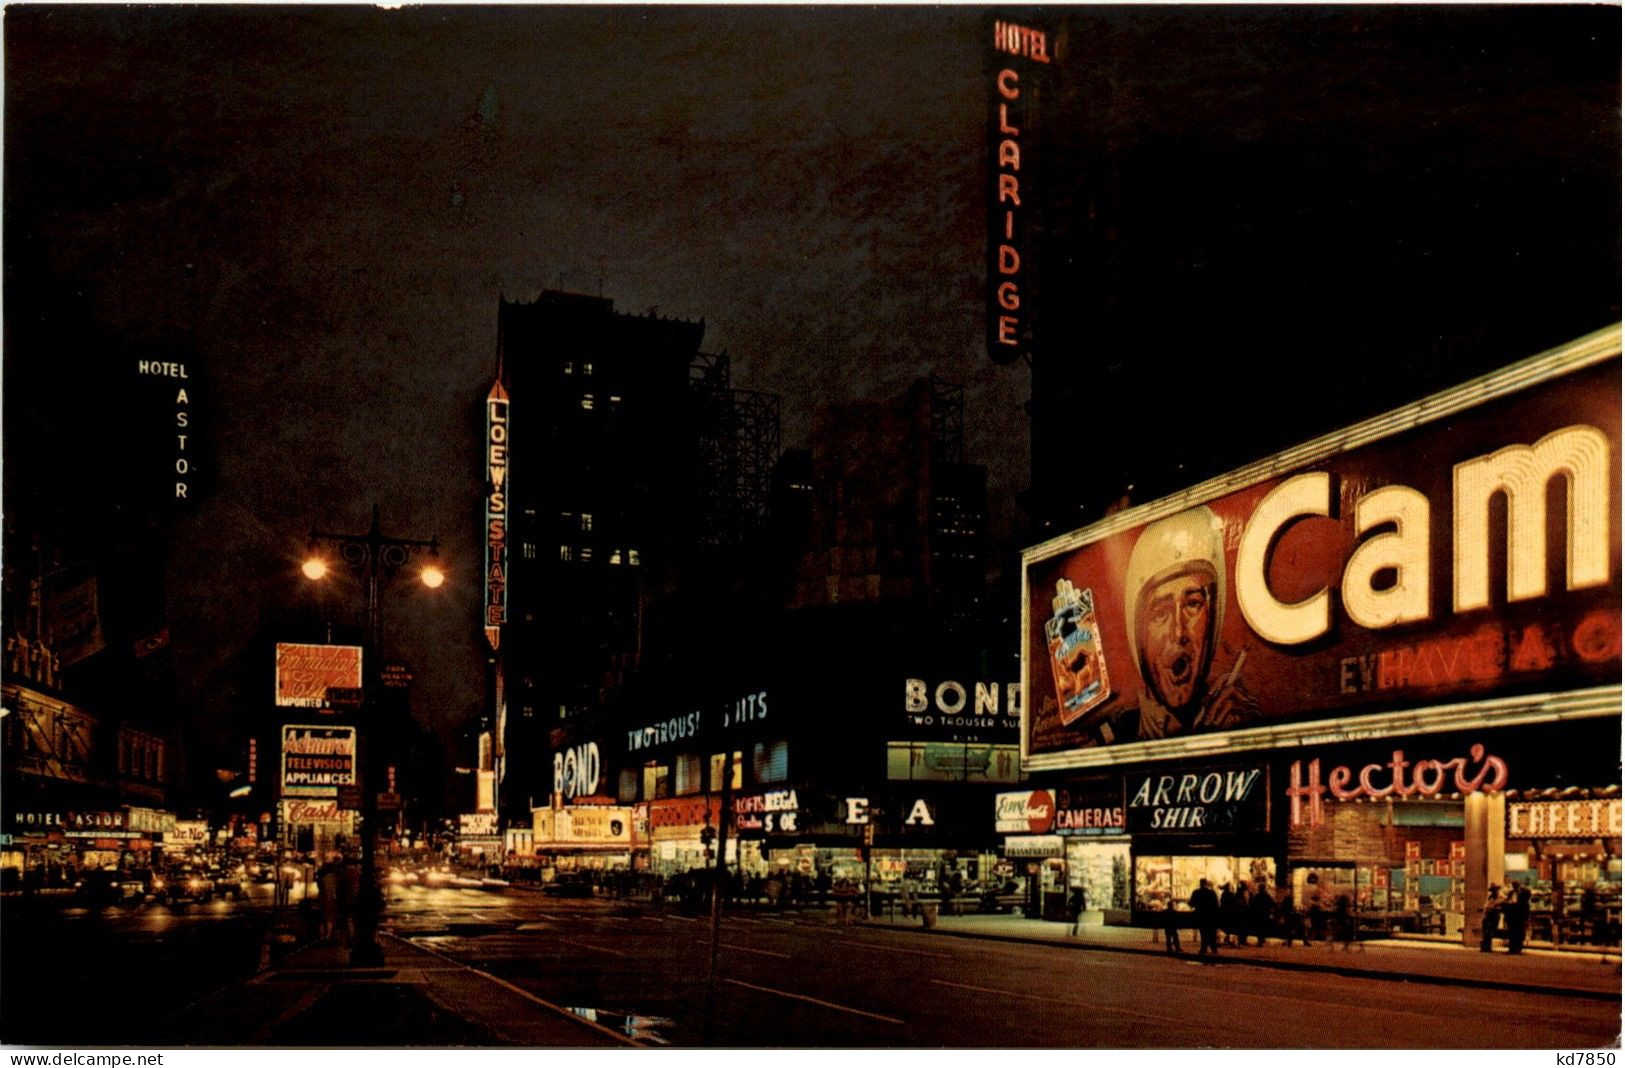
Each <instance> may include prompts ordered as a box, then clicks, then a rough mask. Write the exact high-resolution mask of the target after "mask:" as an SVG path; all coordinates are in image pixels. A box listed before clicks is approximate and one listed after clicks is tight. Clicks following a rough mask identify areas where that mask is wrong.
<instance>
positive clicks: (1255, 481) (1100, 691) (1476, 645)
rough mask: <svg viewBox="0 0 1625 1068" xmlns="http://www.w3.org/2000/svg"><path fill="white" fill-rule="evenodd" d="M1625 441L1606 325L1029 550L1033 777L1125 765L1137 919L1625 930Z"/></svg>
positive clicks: (1053, 780) (1615, 336) (1054, 783)
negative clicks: (1342, 918) (1265, 907)
mask: <svg viewBox="0 0 1625 1068" xmlns="http://www.w3.org/2000/svg"><path fill="white" fill-rule="evenodd" d="M1619 440H1620V393H1619V329H1618V327H1614V328H1611V329H1609V330H1605V331H1600V332H1598V333H1597V334H1594V335H1591V336H1589V337H1586V338H1582V339H1580V340H1579V341H1576V342H1574V343H1572V344H1570V345H1567V346H1563V347H1561V348H1559V349H1555V350H1552V351H1551V352H1547V353H1543V354H1541V355H1539V356H1537V357H1534V358H1532V359H1530V360H1527V361H1524V362H1523V363H1521V364H1517V365H1514V366H1512V367H1509V368H1506V369H1504V370H1502V371H1500V372H1496V373H1494V374H1491V375H1488V376H1485V377H1484V378H1482V379H1479V380H1476V381H1474V382H1472V383H1468V384H1466V385H1464V386H1461V387H1458V388H1456V389H1453V390H1448V391H1446V392H1444V393H1441V394H1439V395H1437V396H1435V397H1431V398H1429V399H1427V400H1426V401H1423V402H1419V403H1418V404H1416V405H1413V406H1411V407H1408V408H1405V409H1401V410H1398V411H1396V412H1391V413H1388V414H1386V415H1383V416H1379V417H1377V418H1374V419H1372V420H1370V421H1368V422H1366V423H1362V424H1359V425H1357V426H1354V427H1350V428H1347V429H1345V430H1342V431H1339V432H1337V433H1335V434H1332V435H1328V436H1327V437H1325V438H1321V439H1318V440H1316V441H1312V442H1309V443H1307V444H1305V445H1303V446H1300V447H1299V448H1296V449H1293V450H1289V451H1288V452H1285V453H1282V454H1280V455H1277V456H1274V457H1270V458H1268V459H1266V460H1263V461H1260V462H1259V463H1258V464H1255V465H1253V466H1251V467H1248V468H1243V469H1241V470H1238V471H1235V472H1232V473H1230V474H1228V475H1225V476H1221V477H1219V478H1216V479H1213V480H1211V481H1209V482H1207V483H1203V484H1201V485H1198V486H1195V487H1192V488H1190V489H1189V490H1186V491H1184V492H1182V493H1179V494H1176V495H1174V496H1172V497H1169V498H1165V499H1163V500H1160V501H1154V502H1150V503H1147V504H1144V505H1141V506H1139V507H1136V508H1132V509H1128V510H1125V511H1122V512H1118V513H1116V514H1114V515H1112V516H1109V517H1107V518H1106V519H1104V520H1102V521H1101V522H1099V523H1096V524H1094V525H1093V526H1090V527H1087V528H1084V529H1083V530H1080V531H1076V532H1073V533H1071V534H1068V535H1064V536H1062V537H1060V538H1057V539H1054V540H1053V541H1051V542H1048V543H1046V544H1044V545H1040V546H1037V547H1035V548H1033V549H1030V550H1028V551H1027V553H1026V554H1024V560H1023V564H1024V570H1025V573H1026V575H1025V577H1026V582H1025V595H1024V605H1023V629H1024V635H1025V638H1024V644H1023V650H1022V663H1023V672H1024V674H1023V679H1024V684H1025V689H1026V692H1027V694H1028V695H1029V696H1028V701H1027V703H1026V708H1025V712H1024V715H1023V720H1022V758H1023V767H1024V769H1025V770H1026V771H1027V772H1028V773H1029V774H1030V775H1032V776H1033V778H1034V781H1035V784H1037V785H1040V786H1046V787H1058V785H1059V783H1060V781H1061V780H1060V779H1059V778H1057V776H1059V775H1063V774H1067V773H1071V774H1078V773H1089V772H1092V773H1094V774H1096V775H1106V774H1111V773H1117V774H1121V775H1122V776H1123V804H1124V806H1125V817H1126V831H1127V834H1128V836H1129V838H1130V843H1131V853H1132V859H1133V865H1132V871H1131V873H1130V884H1131V889H1130V896H1131V899H1132V907H1133V910H1134V914H1135V917H1136V918H1138V919H1140V920H1142V921H1143V922H1151V921H1150V917H1151V914H1153V913H1155V912H1157V911H1160V910H1161V909H1162V908H1164V907H1167V906H1168V905H1173V906H1175V907H1178V906H1180V905H1181V904H1183V903H1185V902H1188V900H1189V895H1190V892H1191V890H1193V889H1194V888H1195V886H1196V884H1197V882H1198V881H1199V880H1201V879H1208V880H1209V881H1210V882H1212V883H1213V884H1214V885H1215V887H1220V886H1223V885H1224V884H1225V883H1231V884H1234V883H1235V882H1237V881H1246V882H1248V883H1249V884H1252V883H1256V882H1258V881H1262V882H1264V883H1265V884H1267V885H1270V886H1271V887H1273V888H1275V889H1276V890H1277V891H1279V892H1290V893H1292V894H1293V895H1294V896H1295V897H1296V898H1297V900H1298V903H1299V905H1300V907H1304V908H1312V907H1313V906H1315V905H1319V906H1320V907H1321V908H1324V909H1328V910H1329V909H1331V908H1332V907H1334V905H1335V903H1336V901H1337V899H1338V898H1339V897H1342V896H1345V895H1346V896H1347V897H1348V898H1349V899H1350V902H1351V903H1352V904H1354V905H1355V906H1357V907H1358V908H1360V909H1361V910H1362V911H1363V912H1365V913H1366V914H1367V916H1366V917H1365V918H1366V920H1368V921H1369V926H1372V927H1375V928H1378V929H1389V930H1403V931H1407V932H1414V933H1418V934H1420V933H1424V932H1428V933H1434V934H1442V935H1445V936H1447V937H1451V938H1455V939H1459V940H1463V941H1467V942H1472V941H1473V940H1474V939H1476V935H1477V922H1478V916H1477V914H1478V905H1479V903H1481V902H1482V901H1483V899H1484V895H1485V893H1486V891H1487V888H1488V887H1489V886H1490V885H1491V884H1496V885H1502V886H1504V885H1506V884H1507V883H1508V882H1511V883H1515V884H1525V883H1527V884H1528V885H1529V887H1530V890H1531V892H1532V895H1533V897H1534V900H1532V902H1531V904H1532V909H1533V911H1534V913H1535V916H1536V919H1535V921H1534V922H1532V934H1533V935H1534V936H1535V937H1540V935H1541V933H1542V930H1543V925H1544V926H1545V927H1549V928H1550V929H1551V931H1552V932H1553V933H1552V935H1551V937H1552V938H1553V939H1554V940H1565V941H1566V940H1570V937H1569V934H1568V932H1569V931H1571V930H1583V931H1584V937H1586V938H1588V939H1589V938H1598V937H1601V938H1604V939H1606V938H1609V937H1613V938H1616V939H1617V933H1614V932H1615V931H1617V917H1618V908H1617V902H1618V886H1619V864H1618V858H1619V840H1618V834H1617V829H1616V830H1615V831H1613V832H1612V833H1610V832H1609V827H1610V826H1613V827H1616V828H1617V817H1611V816H1610V815H1609V812H1610V809H1609V806H1608V805H1607V804H1605V803H1606V802H1610V801H1616V802H1617V798H1618V791H1619V770H1618V753H1619V740H1620V685H1619V680H1620V665H1621V661H1620V590H1621V585H1620V563H1619V562H1620V532H1619V529H1618V524H1617V523H1616V522H1615V521H1614V517H1616V516H1617V515H1618V513H1619V500H1620V494H1619V485H1620V473H1619V470H1620V467H1619V455H1620V450H1619ZM1598 754H1600V756H1599V755H1598ZM1557 802H1575V803H1577V804H1576V806H1575V807H1572V808H1548V809H1539V808H1534V807H1532V806H1534V805H1537V804H1555V803H1557ZM1581 804H1583V805H1585V806H1589V807H1580V805H1581ZM1610 819H1612V820H1613V823H1612V824H1610ZM1536 832H1538V833H1536ZM1519 836H1521V837H1519ZM1582 911H1583V912H1584V913H1585V917H1584V919H1583V921H1581V920H1578V919H1576V917H1578V915H1579V913H1580V912H1582ZM1542 913H1545V914H1546V915H1547V916H1548V917H1549V919H1547V920H1542V919H1541V918H1540V917H1541V915H1542ZM1598 932H1600V934H1599V933H1598Z"/></svg>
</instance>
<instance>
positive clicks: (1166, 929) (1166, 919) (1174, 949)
mask: <svg viewBox="0 0 1625 1068" xmlns="http://www.w3.org/2000/svg"><path fill="white" fill-rule="evenodd" d="M1162 948H1163V949H1165V950H1166V951H1168V952H1169V953H1183V952H1185V947H1184V946H1182V945H1180V944H1179V912H1178V911H1177V910H1176V909H1175V908H1174V903H1173V902H1172V901H1170V902H1168V903H1167V904H1166V905H1164V906H1163V918H1162Z"/></svg>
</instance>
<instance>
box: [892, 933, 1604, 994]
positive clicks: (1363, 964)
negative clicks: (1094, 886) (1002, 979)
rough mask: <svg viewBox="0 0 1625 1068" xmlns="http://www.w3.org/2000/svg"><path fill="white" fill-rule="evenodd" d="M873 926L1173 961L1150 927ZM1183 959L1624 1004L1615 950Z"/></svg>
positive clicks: (1429, 947)
mask: <svg viewBox="0 0 1625 1068" xmlns="http://www.w3.org/2000/svg"><path fill="white" fill-rule="evenodd" d="M866 925H867V926H870V927H881V928H890V929H894V930H903V929H909V930H913V931H917V932H919V933H920V934H922V935H938V936H946V937H956V938H985V939H995V940H1000V941H1010V942H1028V943H1034V944H1062V945H1069V946H1075V947H1077V948H1078V949H1082V950H1089V951H1095V952H1109V953H1148V954H1154V955H1156V956H1169V954H1168V952H1167V951H1166V950H1165V949H1164V948H1163V942H1162V932H1161V931H1160V930H1157V931H1153V930H1151V929H1149V928H1145V927H1116V926H1112V927H1108V926H1106V925H1104V924H1098V923H1097V924H1088V923H1086V924H1084V925H1083V926H1082V928H1081V929H1080V931H1081V933H1080V934H1078V935H1077V936H1075V937H1074V936H1069V935H1068V934H1067V931H1068V929H1069V928H1068V925H1067V924H1065V923H1061V922H1054V921H1049V920H1031V919H1028V918H1026V917H1025V916H1022V915H1020V914H1014V915H1011V914H1004V915H987V914H976V915H966V916H946V915H944V916H939V917H938V918H937V925H936V927H935V928H929V929H928V928H925V927H924V926H923V924H922V923H921V921H920V920H919V919H918V918H913V919H907V920H905V919H904V918H902V917H901V916H893V917H891V918H889V919H888V918H886V917H884V916H882V917H879V918H877V919H873V920H869V921H867V924H866ZM1181 933H1182V936H1183V938H1182V942H1183V944H1184V948H1185V952H1184V953H1183V954H1182V955H1181V959H1184V960H1189V961H1203V962H1206V963H1211V964H1219V965H1253V966H1258V967H1267V968H1285V969H1295V970H1302V971H1318V972H1332V973H1336V974H1341V975H1350V976H1358V977H1361V978H1368V979H1379V980H1394V981H1401V982H1423V983H1442V984H1450V985H1459V986H1472V987H1481V988H1485V989H1494V990H1520V991H1525V992H1530V993H1541V994H1557V995H1567V996H1573V997H1586V998H1600V999H1608V1000H1616V1001H1617V1000H1619V998H1620V954H1619V950H1618V949H1617V948H1615V947H1609V949H1608V951H1607V952H1606V953H1603V952H1599V951H1598V950H1589V951H1585V950H1581V949H1578V948H1575V949H1549V948H1529V947H1528V946H1525V948H1524V951H1523V952H1522V953H1521V954H1518V955H1516V956H1513V955H1511V954H1508V953H1507V952H1506V949H1505V947H1504V944H1502V945H1501V946H1498V948H1497V951H1496V952H1495V953H1493V954H1486V953H1480V952H1478V950H1477V949H1476V948H1475V949H1468V948H1467V947H1465V946H1463V945H1462V944H1461V942H1460V941H1455V942H1450V941H1445V940H1443V939H1429V938H1421V937H1418V938H1385V939H1375V940H1372V941H1363V942H1358V943H1356V944H1354V945H1353V946H1352V947H1351V948H1344V947H1342V946H1340V945H1331V944H1327V943H1321V942H1317V943H1315V944H1314V945H1310V946H1305V945H1301V944H1299V945H1294V946H1291V947H1287V946H1284V945H1282V944H1281V943H1280V941H1278V940H1271V941H1270V943H1269V944H1268V945H1265V946H1259V945H1257V944H1254V945H1249V946H1245V947H1240V946H1221V947H1220V950H1219V955H1218V956H1217V957H1211V956H1209V957H1198V956H1197V955H1196V947H1197V945H1198V942H1197V938H1196V932H1195V931H1190V930H1186V931H1182V932H1181Z"/></svg>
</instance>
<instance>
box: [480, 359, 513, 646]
mask: <svg viewBox="0 0 1625 1068" xmlns="http://www.w3.org/2000/svg"><path fill="white" fill-rule="evenodd" d="M485 475H486V496H485V638H486V641H488V642H490V643H491V648H492V649H495V648H496V647H497V646H498V645H499V644H500V643H501V641H502V625H503V624H504V623H506V622H508V391H507V390H505V389H503V388H502V383H501V382H496V383H493V384H492V386H491V392H490V393H489V394H488V395H487V396H486V398H485Z"/></svg>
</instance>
